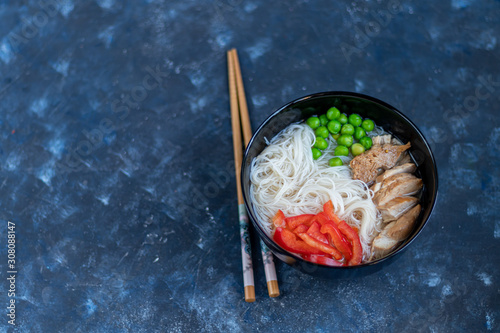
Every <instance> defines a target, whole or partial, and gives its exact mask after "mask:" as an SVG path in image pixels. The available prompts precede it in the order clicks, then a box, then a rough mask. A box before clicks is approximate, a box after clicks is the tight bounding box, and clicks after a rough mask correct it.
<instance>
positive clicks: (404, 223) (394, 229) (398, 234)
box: [384, 205, 422, 242]
mask: <svg viewBox="0 0 500 333" xmlns="http://www.w3.org/2000/svg"><path fill="white" fill-rule="evenodd" d="M421 208H422V207H421V206H420V205H416V206H415V207H413V208H412V209H410V210H409V211H408V212H406V213H405V214H404V215H403V216H401V217H400V218H399V219H398V220H397V221H396V222H394V224H393V225H392V226H391V227H390V228H389V229H387V230H386V229H384V230H386V235H387V237H389V238H392V239H394V240H396V241H398V242H400V241H402V240H404V239H406V237H408V236H409V235H410V232H411V231H412V230H413V226H414V225H415V221H416V220H417V217H418V215H419V214H420V210H421Z"/></svg>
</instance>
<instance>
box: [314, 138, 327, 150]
mask: <svg viewBox="0 0 500 333" xmlns="http://www.w3.org/2000/svg"><path fill="white" fill-rule="evenodd" d="M314 147H316V148H318V149H321V150H324V149H326V148H327V147H328V142H327V141H326V140H325V139H323V138H322V137H320V136H317V137H316V142H315V143H314Z"/></svg>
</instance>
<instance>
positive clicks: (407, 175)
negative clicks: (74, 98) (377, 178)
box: [380, 172, 417, 189]
mask: <svg viewBox="0 0 500 333" xmlns="http://www.w3.org/2000/svg"><path fill="white" fill-rule="evenodd" d="M415 178H417V177H415V176H414V175H412V174H411V173H408V172H403V173H397V174H395V175H392V176H390V177H388V178H387V179H385V180H384V181H383V182H382V183H381V185H380V189H382V188H386V187H389V186H390V185H391V184H393V183H395V182H401V181H405V180H409V179H415Z"/></svg>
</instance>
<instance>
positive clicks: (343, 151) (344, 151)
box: [333, 145, 349, 156]
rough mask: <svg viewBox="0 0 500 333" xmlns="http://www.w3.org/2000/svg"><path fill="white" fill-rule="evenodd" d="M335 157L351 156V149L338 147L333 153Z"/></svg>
mask: <svg viewBox="0 0 500 333" xmlns="http://www.w3.org/2000/svg"><path fill="white" fill-rule="evenodd" d="M333 154H334V155H335V156H349V148H347V147H346V146H342V145H338V146H337V147H335V150H334V151H333Z"/></svg>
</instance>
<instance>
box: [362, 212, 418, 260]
mask: <svg viewBox="0 0 500 333" xmlns="http://www.w3.org/2000/svg"><path fill="white" fill-rule="evenodd" d="M420 210H421V207H420V205H417V206H415V207H413V208H412V209H411V210H409V211H408V212H406V213H405V214H404V215H403V216H401V217H400V218H399V219H398V220H397V221H396V222H391V223H389V224H387V225H386V226H385V228H384V229H383V230H382V232H381V233H380V234H379V235H378V236H377V237H375V239H374V240H373V243H372V255H371V258H370V260H371V259H378V258H381V257H383V256H385V255H386V254H388V253H390V252H391V251H392V250H394V249H395V248H396V245H398V244H399V242H401V241H402V240H404V239H406V237H408V236H409V235H410V232H411V231H412V230H413V226H414V225H415V221H416V220H417V217H418V215H419V214H420Z"/></svg>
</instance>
